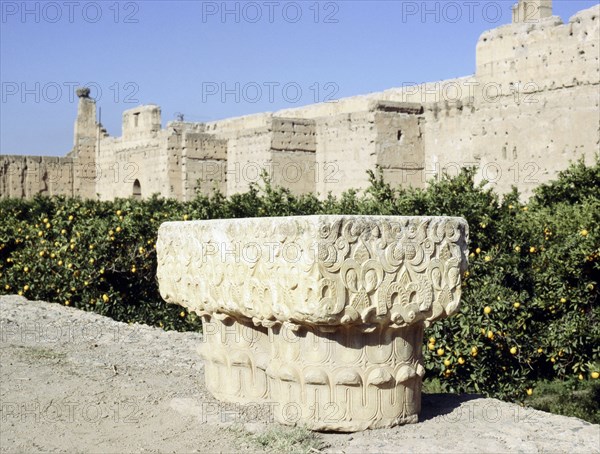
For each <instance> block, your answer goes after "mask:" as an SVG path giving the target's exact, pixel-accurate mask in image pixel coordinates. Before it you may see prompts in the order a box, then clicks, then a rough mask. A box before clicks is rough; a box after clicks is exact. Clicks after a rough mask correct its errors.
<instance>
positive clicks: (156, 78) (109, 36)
mask: <svg viewBox="0 0 600 454" xmlns="http://www.w3.org/2000/svg"><path fill="white" fill-rule="evenodd" d="M515 1H516V0H515ZM513 3H514V1H512V0H510V1H505V0H499V1H456V2H454V1H440V2H436V1H426V2H423V1H336V2H327V1H323V2H315V1H310V0H309V1H297V2H293V1H275V0H274V1H257V2H227V3H224V2H221V1H217V2H211V1H208V2H206V1H169V2H167V1H139V2H133V1H131V2H128V1H123V2H118V3H117V2H116V1H112V0H109V1H73V2H68V1H56V2H22V1H4V0H2V1H0V4H1V7H2V8H1V11H2V18H1V22H0V27H1V30H0V80H1V82H2V99H1V100H0V102H1V104H0V108H1V112H0V154H36V155H56V156H63V155H64V154H65V153H67V152H68V151H69V150H70V149H71V147H72V141H73V122H74V120H75V115H76V109H77V100H76V97H75V96H74V95H73V93H72V92H73V87H74V86H76V85H83V84H90V85H91V88H92V96H95V97H96V98H98V106H99V107H101V109H102V123H103V124H104V126H105V127H106V128H107V129H108V132H109V133H110V134H111V135H120V134H121V114H122V111H123V110H126V109H129V108H132V107H135V106H137V105H139V104H152V103H154V104H158V105H160V106H161V107H162V121H163V125H165V124H166V123H167V121H169V120H172V119H174V118H175V115H176V113H179V112H180V113H183V114H184V115H185V119H186V120H189V121H209V120H215V119H220V118H227V117H232V116H239V115H245V114H250V113H255V112H262V111H274V110H278V109H282V108H285V107H294V106H301V105H305V104H311V103H313V102H315V101H324V100H328V99H330V98H332V97H333V98H334V99H335V98H340V97H346V96H353V95H358V94H364V93H368V92H373V91H380V90H384V89H387V88H392V87H399V86H402V85H403V84H406V83H421V82H428V81H437V80H443V79H448V78H453V77H458V76H465V75H469V74H472V73H473V72H474V68H475V45H476V43H477V39H478V37H479V35H480V34H481V33H482V32H483V31H485V30H488V29H490V28H495V27H497V26H499V25H502V24H507V23H510V21H511V16H510V7H511V5H512V4H513ZM597 3H598V2H597V1H583V0H582V1H576V0H563V1H557V0H555V1H554V14H556V15H559V16H561V17H562V19H563V21H565V22H566V21H568V19H569V17H570V16H571V15H573V14H574V13H576V12H577V11H579V10H582V9H585V8H589V7H591V6H594V5H595V4H597ZM223 89H225V90H228V92H227V93H225V95H224V99H223V92H222V91H223ZM236 98H237V99H236Z"/></svg>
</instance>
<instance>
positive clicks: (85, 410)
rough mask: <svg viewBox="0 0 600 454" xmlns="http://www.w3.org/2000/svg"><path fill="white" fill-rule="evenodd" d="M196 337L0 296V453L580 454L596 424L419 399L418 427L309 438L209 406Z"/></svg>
mask: <svg viewBox="0 0 600 454" xmlns="http://www.w3.org/2000/svg"><path fill="white" fill-rule="evenodd" d="M201 338H202V336H201V334H198V333H177V332H165V331H163V330H161V329H157V328H151V327H148V326H145V325H137V324H133V325H128V324H124V323H119V322H115V321H113V320H111V319H109V318H106V317H102V316H100V315H97V314H93V313H87V312H83V311H80V310H77V309H72V308H69V307H64V306H60V305H58V304H50V303H46V302H40V301H28V300H26V299H25V298H22V297H18V296H1V297H0V365H1V367H0V452H2V453H9V452H10V453H12V452H86V453H87V452H102V453H106V452H119V453H126V452H207V453H208V452H210V453H218V452H227V453H228V452H236V453H237V452H284V451H295V452H302V451H304V452H320V451H323V452H340V453H341V452H343V453H366V452H423V453H425V452H428V453H429V452H460V453H470V452H473V453H475V452H477V453H483V452H494V453H496V452H524V453H529V452H532V453H536V452H544V453H547V452H565V453H573V452H581V453H586V454H587V453H600V426H599V425H592V424H589V423H586V422H584V421H581V420H579V419H576V418H568V417H563V416H556V415H551V414H548V413H543V412H539V411H535V410H531V409H527V408H522V407H520V406H518V405H513V404H509V403H505V402H501V401H498V400H495V399H484V398H481V397H478V396H475V395H460V396H456V395H449V394H432V395H424V396H423V412H422V414H421V422H420V423H419V424H414V425H408V426H403V427H396V428H393V429H386V430H375V431H366V432H362V433H354V434H313V433H309V432H307V431H304V430H302V429H293V428H287V427H284V426H280V425H278V424H275V423H272V422H270V418H269V414H268V411H264V410H265V409H267V408H268V407H266V406H265V407H257V406H253V407H239V406H235V405H226V404H222V403H218V402H216V401H215V400H214V399H213V398H212V397H211V395H210V394H209V393H208V392H207V391H206V389H205V387H204V366H203V363H202V361H201V360H200V359H199V357H198V356H197V354H196V352H195V350H196V348H197V347H198V345H199V343H200V342H201Z"/></svg>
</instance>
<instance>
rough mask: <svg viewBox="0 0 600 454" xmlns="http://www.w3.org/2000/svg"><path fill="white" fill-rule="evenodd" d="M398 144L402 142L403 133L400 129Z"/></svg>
mask: <svg viewBox="0 0 600 454" xmlns="http://www.w3.org/2000/svg"><path fill="white" fill-rule="evenodd" d="M397 137H398V142H400V140H402V131H401V130H400V129H398V135H397Z"/></svg>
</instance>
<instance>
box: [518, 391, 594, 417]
mask: <svg viewBox="0 0 600 454" xmlns="http://www.w3.org/2000/svg"><path fill="white" fill-rule="evenodd" d="M527 404H528V405H529V406H531V407H533V408H535V409H537V410H542V411H547V412H549V413H555V414H558V415H565V416H575V417H577V418H581V419H583V420H585V421H589V422H591V423H593V424H600V383H599V382H598V381H596V382H589V381H580V382H576V381H575V380H566V381H543V382H540V383H539V386H538V387H537V392H536V394H535V395H534V396H532V397H531V398H530V399H528V400H527Z"/></svg>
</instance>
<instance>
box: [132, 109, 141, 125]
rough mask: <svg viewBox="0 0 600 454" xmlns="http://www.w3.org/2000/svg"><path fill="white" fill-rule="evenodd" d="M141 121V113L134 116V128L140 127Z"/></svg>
mask: <svg viewBox="0 0 600 454" xmlns="http://www.w3.org/2000/svg"><path fill="white" fill-rule="evenodd" d="M139 121H140V113H139V112H138V113H134V114H133V126H134V127H136V128H137V127H138V122H139Z"/></svg>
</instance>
